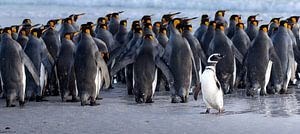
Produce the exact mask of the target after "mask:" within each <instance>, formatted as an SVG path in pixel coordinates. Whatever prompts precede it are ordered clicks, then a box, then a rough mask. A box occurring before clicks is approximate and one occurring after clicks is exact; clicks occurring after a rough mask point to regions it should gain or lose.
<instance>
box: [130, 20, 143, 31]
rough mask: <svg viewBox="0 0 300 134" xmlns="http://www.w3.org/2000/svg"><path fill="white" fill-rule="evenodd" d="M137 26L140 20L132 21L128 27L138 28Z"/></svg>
mask: <svg viewBox="0 0 300 134" xmlns="http://www.w3.org/2000/svg"><path fill="white" fill-rule="evenodd" d="M138 27H141V25H140V21H139V20H135V21H132V23H131V28H130V29H131V30H134V29H135V28H138Z"/></svg>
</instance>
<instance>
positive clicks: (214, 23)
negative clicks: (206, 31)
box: [209, 21, 217, 28]
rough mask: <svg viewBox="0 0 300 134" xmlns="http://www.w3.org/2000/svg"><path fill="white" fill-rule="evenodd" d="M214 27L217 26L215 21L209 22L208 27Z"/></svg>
mask: <svg viewBox="0 0 300 134" xmlns="http://www.w3.org/2000/svg"><path fill="white" fill-rule="evenodd" d="M216 26H217V22H216V21H210V22H209V27H213V28H216Z"/></svg>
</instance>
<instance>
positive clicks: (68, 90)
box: [0, 10, 300, 113]
mask: <svg viewBox="0 0 300 134" xmlns="http://www.w3.org/2000/svg"><path fill="white" fill-rule="evenodd" d="M226 11H227V10H218V11H217V12H216V13H215V16H214V19H213V20H210V19H211V18H210V17H209V16H208V15H206V14H203V15H202V17H201V23H200V26H199V28H198V29H197V30H196V31H195V32H194V33H192V25H191V24H190V22H191V21H192V20H194V19H197V17H194V18H188V17H181V18H178V17H176V15H177V14H180V12H177V13H169V14H164V15H163V16H162V18H161V21H157V22H154V23H153V22H152V20H151V17H152V15H144V16H143V17H142V18H141V19H140V20H134V21H132V24H131V28H130V29H127V21H128V20H127V19H123V20H120V14H122V13H123V11H121V12H114V13H110V14H107V15H106V16H104V17H99V18H98V20H97V22H96V24H94V23H93V22H87V23H86V24H82V25H81V26H79V25H78V24H77V23H76V22H77V20H78V19H79V17H80V16H81V15H84V14H72V15H70V16H69V17H67V18H63V19H52V20H49V21H48V22H47V24H46V25H40V24H36V25H33V24H32V22H31V20H30V19H24V20H23V23H22V24H21V25H13V26H11V27H5V28H2V29H1V30H0V31H1V38H0V40H1V42H0V72H1V75H0V77H1V81H0V82H1V86H0V87H1V89H0V93H1V94H2V95H3V97H4V98H6V106H7V107H14V106H15V103H14V102H15V101H16V100H18V101H19V104H20V106H24V104H25V100H26V101H27V100H28V101H37V102H39V101H46V100H45V98H44V97H45V96H48V95H56V96H57V95H60V96H61V99H62V101H71V102H78V101H80V102H81V105H82V106H84V105H91V106H95V105H99V103H97V102H96V100H98V99H101V97H99V92H100V89H102V88H113V85H112V84H113V81H117V82H122V83H126V86H127V90H128V94H129V95H134V96H135V101H136V102H137V103H152V102H153V100H152V99H153V95H154V92H155V91H159V90H160V89H161V88H165V89H166V90H167V91H170V94H171V102H172V103H179V102H181V103H186V102H187V101H188V96H189V94H192V93H193V96H194V99H195V100H197V98H198V95H199V93H200V92H202V96H203V101H204V102H205V104H206V106H207V110H206V112H207V113H209V111H210V109H212V108H213V109H216V110H218V111H219V112H223V111H224V108H223V95H224V94H230V93H233V92H234V91H235V89H237V88H245V89H246V94H247V95H249V96H254V95H258V94H259V95H262V96H263V95H267V94H277V93H287V92H288V86H289V84H295V81H296V77H297V75H296V74H297V71H298V70H297V63H300V61H299V60H300V53H299V48H300V39H299V26H298V24H297V23H298V20H299V16H291V17H289V18H286V19H283V17H279V18H273V19H272V20H271V21H270V23H269V24H264V25H259V23H260V22H261V20H257V16H258V15H252V16H249V17H248V19H247V22H246V23H247V24H244V23H243V22H242V19H241V16H240V15H232V16H231V17H230V18H229V23H228V22H227V21H226V19H225V18H224V16H225V12H226ZM57 25H60V29H59V30H58V29H56V26H57ZM245 25H247V26H245ZM299 71H300V70H299ZM69 97H70V98H71V99H70V100H68V99H67V98H69Z"/></svg>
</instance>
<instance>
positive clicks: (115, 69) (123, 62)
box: [110, 56, 135, 76]
mask: <svg viewBox="0 0 300 134" xmlns="http://www.w3.org/2000/svg"><path fill="white" fill-rule="evenodd" d="M134 62H135V58H134V57H130V56H127V57H124V58H123V59H122V60H120V61H118V62H116V64H115V65H114V66H113V68H112V69H111V71H110V75H111V76H114V75H115V74H116V73H117V72H119V71H120V70H121V69H122V68H124V67H126V66H127V65H129V64H132V63H134Z"/></svg>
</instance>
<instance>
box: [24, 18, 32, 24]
mask: <svg viewBox="0 0 300 134" xmlns="http://www.w3.org/2000/svg"><path fill="white" fill-rule="evenodd" d="M22 24H29V25H31V20H30V19H24V20H23V22H22Z"/></svg>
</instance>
